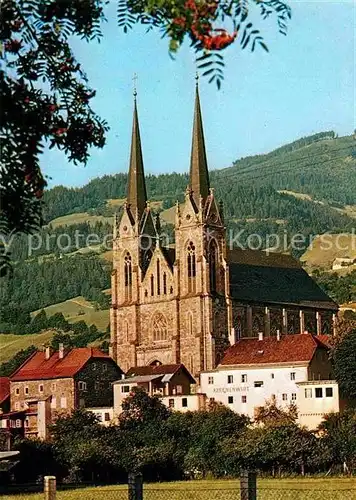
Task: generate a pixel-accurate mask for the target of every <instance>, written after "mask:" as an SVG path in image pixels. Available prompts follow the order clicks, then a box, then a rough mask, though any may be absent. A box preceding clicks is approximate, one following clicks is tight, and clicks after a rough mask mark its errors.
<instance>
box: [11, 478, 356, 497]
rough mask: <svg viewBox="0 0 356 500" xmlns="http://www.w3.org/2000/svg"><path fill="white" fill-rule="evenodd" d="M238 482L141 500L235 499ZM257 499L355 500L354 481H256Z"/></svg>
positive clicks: (99, 492)
mask: <svg viewBox="0 0 356 500" xmlns="http://www.w3.org/2000/svg"><path fill="white" fill-rule="evenodd" d="M239 487H240V486H239V481H238V480H225V481H224V480H220V481H216V480H211V481H203V480H202V481H187V482H175V483H155V484H148V485H145V487H144V495H143V498H144V500H230V499H231V500H238V499H239V498H240V495H239ZM257 488H258V495H257V498H258V500H355V499H356V479H353V478H352V479H338V478H328V479H301V478H299V479H260V480H258V483H257ZM127 497H128V495H127V486H126V485H120V486H105V487H98V488H84V489H83V488H81V489H74V490H72V489H71V490H70V491H59V492H58V493H57V499H58V500H79V499H80V500H101V499H105V500H127ZM2 498H3V500H20V499H24V498H26V499H29V500H43V494H29V493H27V494H24V495H5V496H3V497H2Z"/></svg>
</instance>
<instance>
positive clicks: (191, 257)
mask: <svg viewBox="0 0 356 500" xmlns="http://www.w3.org/2000/svg"><path fill="white" fill-rule="evenodd" d="M187 264H188V291H189V292H192V291H194V290H195V277H196V257H195V246H194V244H193V242H192V241H191V242H190V243H189V245H188V249H187Z"/></svg>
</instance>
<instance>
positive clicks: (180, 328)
mask: <svg viewBox="0 0 356 500" xmlns="http://www.w3.org/2000/svg"><path fill="white" fill-rule="evenodd" d="M336 312H337V305H336V304H335V303H334V302H333V301H332V300H331V299H330V298H329V297H328V296H327V295H325V293H324V292H323V291H322V290H321V289H320V288H319V287H318V286H317V285H316V283H315V282H314V281H313V280H312V279H311V278H310V277H309V276H308V274H307V273H306V272H305V271H304V270H303V269H302V268H301V266H300V265H299V263H297V262H296V261H295V260H294V259H293V258H292V257H290V256H288V255H281V254H269V255H268V254H266V253H265V252H260V251H251V250H236V249H235V250H229V249H228V245H227V241H226V230H225V225H224V216H223V209H222V205H221V204H219V203H218V202H217V200H216V198H215V196H214V191H213V189H212V188H211V187H210V183H209V173H208V165H207V158H206V151H205V143H204V133H203V122H202V115H201V108H200V99H199V90H198V86H197V88H196V96H195V109H194V124H193V138H192V149H191V162H190V179H189V186H188V187H187V190H186V193H185V202H184V205H183V206H180V205H179V204H178V203H177V206H176V216H175V247H174V248H173V247H165V246H164V245H163V243H162V240H161V237H160V223H159V218H157V217H154V215H153V214H152V211H151V208H150V205H149V202H148V200H147V192H146V185H145V176H144V167H143V157H142V149H141V140H140V130H139V122H138V114H137V104H136V96H135V103H134V116H133V128H132V143H131V154H130V166H129V176H128V193H127V201H126V203H125V205H124V209H123V213H122V215H121V217H120V219H119V220H118V219H117V218H115V224H114V241H113V272H112V306H111V312H110V314H111V318H110V321H111V355H112V357H113V358H114V359H115V360H116V361H117V363H118V365H119V366H120V367H121V368H122V369H123V370H124V371H125V372H126V371H127V370H128V369H129V368H130V367H133V366H144V365H150V364H157V363H162V364H176V363H183V364H184V365H185V366H186V367H187V368H188V370H189V371H190V372H191V373H192V374H193V375H194V376H198V375H199V373H200V372H201V371H203V370H210V369H212V368H214V367H215V366H216V365H217V364H218V363H219V360H220V359H221V357H222V356H223V354H224V352H225V350H226V348H227V347H228V346H229V345H230V344H233V343H235V341H236V340H237V339H238V338H240V337H255V336H258V335H259V333H260V332H262V333H263V334H264V335H267V336H268V335H277V331H279V332H280V333H281V334H299V333H304V332H306V331H307V332H310V333H315V334H331V333H332V330H333V318H334V316H335V313H336Z"/></svg>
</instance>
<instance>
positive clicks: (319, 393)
mask: <svg viewBox="0 0 356 500" xmlns="http://www.w3.org/2000/svg"><path fill="white" fill-rule="evenodd" d="M315 397H316V398H322V397H323V388H322V387H315Z"/></svg>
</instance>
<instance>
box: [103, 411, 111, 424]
mask: <svg viewBox="0 0 356 500" xmlns="http://www.w3.org/2000/svg"><path fill="white" fill-rule="evenodd" d="M104 420H105V422H110V413H107V412H105V413H104Z"/></svg>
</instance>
